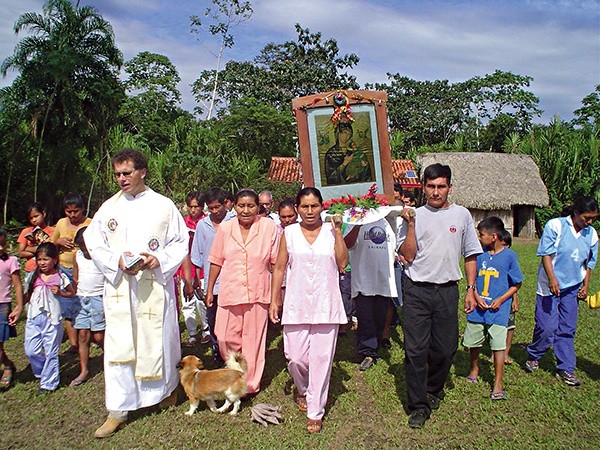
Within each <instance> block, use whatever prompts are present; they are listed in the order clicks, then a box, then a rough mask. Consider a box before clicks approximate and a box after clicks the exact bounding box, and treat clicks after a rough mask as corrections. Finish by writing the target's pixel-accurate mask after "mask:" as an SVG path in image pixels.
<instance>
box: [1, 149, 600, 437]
mask: <svg viewBox="0 0 600 450" xmlns="http://www.w3.org/2000/svg"><path fill="white" fill-rule="evenodd" d="M112 164H113V168H114V174H115V177H116V181H117V183H118V185H119V191H118V192H117V193H116V194H115V195H114V196H113V197H111V198H110V199H108V200H107V201H106V202H104V204H103V205H102V206H101V207H100V208H99V209H98V211H97V212H96V213H95V214H94V215H93V218H88V217H87V216H86V214H85V207H84V203H83V199H82V198H81V196H79V195H77V194H69V195H67V196H66V198H65V200H64V204H63V207H64V213H65V218H63V219H61V220H60V221H59V222H58V223H57V224H56V226H55V227H51V226H49V225H48V224H47V223H46V212H45V210H44V208H43V206H42V205H40V204H39V203H34V204H32V205H31V207H30V208H29V210H28V220H29V223H30V226H29V227H27V228H25V229H24V230H23V231H22V232H21V233H20V235H19V237H18V239H17V243H18V256H19V257H20V258H23V259H24V272H25V274H24V277H22V276H21V264H20V262H19V260H18V259H17V258H16V257H15V256H12V255H8V254H7V250H6V249H7V234H6V232H5V231H4V230H3V229H0V363H2V365H3V372H2V378H1V380H0V388H8V387H9V386H10V385H11V384H12V383H13V381H14V374H15V372H16V368H15V364H14V363H13V362H12V360H10V359H9V357H8V355H7V354H6V352H5V351H4V342H5V341H6V340H8V339H9V338H11V337H14V336H15V335H16V327H15V326H16V323H17V321H18V320H19V318H20V316H21V314H22V312H23V311H24V309H25V307H26V310H27V319H26V323H25V354H26V355H27V357H28V359H29V361H30V363H31V368H32V371H33V374H34V375H35V377H36V378H38V379H39V380H40V389H39V392H40V394H48V393H50V392H52V391H54V390H56V389H57V388H58V386H59V382H60V370H59V367H60V366H59V347H60V345H61V342H62V340H63V333H64V332H65V331H66V335H67V338H68V340H69V344H70V346H69V348H68V350H67V352H73V353H77V354H78V355H79V360H80V369H81V370H80V373H79V374H78V376H77V377H76V378H75V379H73V380H72V381H70V386H72V387H77V386H80V385H81V384H83V383H85V382H86V381H87V380H88V379H89V376H90V374H89V370H88V363H89V353H90V345H97V346H99V347H102V349H103V351H104V377H105V398H106V408H107V410H108V416H107V419H106V421H105V422H104V424H102V426H100V427H99V428H98V429H97V430H96V432H95V436H96V437H97V438H104V437H108V436H111V435H112V434H113V433H115V432H116V431H117V430H118V429H120V428H121V427H123V426H124V425H125V423H126V421H127V417H128V412H129V411H133V410H137V409H140V408H143V407H147V406H152V405H156V404H159V405H160V406H161V407H168V406H171V405H174V404H175V402H176V398H177V392H176V388H177V384H178V374H177V368H176V366H177V364H178V362H179V360H180V359H181V336H180V331H179V309H181V315H182V316H183V321H184V323H185V328H186V330H187V333H188V336H189V337H188V341H187V343H188V344H189V345H195V344H197V343H198V342H199V343H201V344H207V345H210V347H211V349H212V354H213V357H214V359H215V362H216V363H217V365H221V364H223V361H224V360H226V359H227V357H228V354H229V353H230V352H232V351H234V352H239V353H241V354H242V355H243V356H244V357H245V359H246V361H247V363H248V370H247V374H246V378H247V396H249V397H252V396H254V395H255V394H257V393H258V392H259V391H260V388H261V378H262V375H263V371H264V367H265V350H266V340H267V330H268V326H269V325H268V322H269V320H270V321H271V322H272V323H274V324H280V325H281V326H282V333H283V346H284V353H285V357H286V358H287V360H288V367H287V368H288V371H289V373H290V375H291V377H292V379H293V382H294V385H295V389H294V402H295V404H296V405H297V407H298V408H299V409H300V410H301V411H302V412H304V413H306V416H307V424H306V428H307V430H308V431H309V432H311V433H315V432H318V431H320V430H321V428H322V426H323V421H322V420H323V416H324V414H325V406H326V404H327V398H328V392H329V381H330V376H331V369H332V363H333V358H334V354H335V349H336V344H337V339H338V336H339V335H342V334H345V333H347V332H348V330H349V328H350V327H351V326H353V325H355V326H356V339H357V341H356V352H357V357H358V359H357V363H358V369H359V370H361V371H366V370H369V369H370V368H371V367H372V366H373V365H374V364H376V363H377V360H378V358H379V353H380V350H381V349H382V348H389V346H390V345H391V344H390V340H389V330H390V327H391V326H393V325H394V324H398V323H399V322H400V316H401V317H402V323H401V325H402V331H403V341H404V351H405V374H406V387H407V409H408V410H409V412H410V415H409V418H408V425H409V426H410V427H412V428H421V427H422V426H423V425H424V424H425V422H426V421H427V420H428V419H429V417H430V415H431V413H432V411H434V410H436V409H437V408H439V406H440V402H441V401H442V400H443V399H444V386H445V383H446V379H447V377H448V373H449V370H450V367H451V365H452V362H453V358H454V354H455V352H456V351H457V348H458V343H459V329H458V310H459V307H458V303H459V297H460V293H459V288H458V282H459V280H460V279H461V278H462V277H463V275H462V271H461V259H462V260H464V272H465V277H466V282H467V291H466V294H465V300H464V301H465V303H464V311H465V313H467V325H466V329H465V330H464V338H463V342H462V343H463V345H464V347H466V348H468V349H469V351H470V356H471V365H470V371H469V375H468V376H467V381H468V382H469V383H478V382H479V366H478V360H479V353H480V349H481V347H482V345H483V343H484V341H485V340H486V338H489V341H490V348H491V350H492V353H493V362H494V370H495V378H494V382H493V387H492V390H491V393H490V398H491V399H492V400H504V399H506V398H507V394H506V391H505V390H504V387H503V382H502V378H503V372H504V365H505V364H511V363H512V360H511V358H510V355H509V351H510V344H511V341H512V332H513V330H514V321H515V319H514V317H515V312H516V311H518V303H517V291H518V290H519V288H520V286H521V284H522V283H523V281H524V277H523V273H522V271H521V269H520V267H519V262H518V256H517V254H516V253H515V252H514V251H512V250H511V249H510V245H511V235H510V233H509V232H508V231H507V230H506V228H505V225H504V223H503V222H502V220H500V219H499V218H497V217H488V218H486V219H484V220H482V221H481V222H479V223H478V224H477V226H476V225H475V223H474V222H473V219H472V216H471V214H470V213H469V211H468V210H467V209H466V208H464V207H462V206H459V205H456V204H453V203H451V202H450V201H449V199H448V195H449V194H450V193H451V191H452V183H451V177H452V174H451V170H450V167H448V166H444V165H441V164H433V165H431V166H428V167H427V168H425V170H424V172H423V197H424V204H423V205H422V206H420V207H416V205H414V200H415V199H414V197H413V196H412V195H410V194H407V193H403V192H402V188H401V186H398V185H397V186H395V191H396V192H395V199H396V203H397V204H399V205H404V206H405V207H404V209H403V210H402V212H401V214H400V215H399V216H397V217H396V216H393V215H392V216H388V217H386V218H382V219H379V220H377V221H375V222H365V223H363V224H355V225H349V224H346V223H342V220H341V217H338V216H333V217H325V215H324V214H323V198H322V195H321V192H320V191H319V190H318V189H316V188H314V187H305V188H303V189H301V190H300V191H299V192H298V194H297V196H296V198H295V199H282V200H281V201H279V203H278V208H277V211H278V212H274V211H273V207H274V203H275V202H274V200H273V198H272V196H271V194H270V193H269V192H266V191H265V192H261V193H260V194H258V193H257V192H255V191H253V190H251V189H242V190H240V191H239V192H237V193H236V194H235V195H233V196H232V195H231V194H229V193H227V192H226V191H224V190H223V189H221V188H217V187H215V188H212V189H209V190H208V191H207V192H205V193H204V194H202V193H200V192H196V191H194V192H190V193H189V194H188V195H187V197H186V205H187V211H188V215H187V216H186V217H183V216H182V214H181V213H180V211H179V210H178V208H177V207H176V205H175V204H174V203H173V202H172V201H171V200H170V199H168V198H166V197H164V196H163V195H161V194H158V193H156V192H154V191H153V190H152V189H150V188H149V187H148V186H147V185H146V183H145V178H146V176H147V171H148V161H147V159H146V157H145V156H144V155H143V154H142V153H141V152H139V151H137V150H133V149H123V150H121V151H120V152H118V153H117V154H115V155H114V157H113V159H112ZM205 210H206V212H207V214H205ZM563 216H564V217H561V218H556V219H552V220H550V221H549V222H548V223H547V224H546V226H545V228H544V232H543V235H542V237H541V240H540V244H539V247H538V256H540V257H541V263H540V268H539V273H538V277H537V290H536V295H537V296H536V311H535V329H534V332H533V338H532V343H531V344H530V345H529V346H528V347H527V352H528V355H529V360H528V361H527V363H526V364H525V369H526V370H527V371H530V372H532V371H534V370H537V369H538V367H539V360H540V358H542V357H543V355H544V354H545V353H546V352H547V351H548V350H549V349H550V348H551V347H553V348H554V353H555V356H556V360H557V366H556V370H557V371H556V376H557V378H559V379H560V380H561V381H563V382H564V383H566V384H567V385H570V386H577V385H579V384H580V383H581V382H580V380H579V379H578V378H577V376H576V375H575V365H576V362H575V350H574V337H575V331H576V326H577V310H578V309H577V300H578V299H582V298H585V297H586V296H587V295H588V292H587V291H588V287H589V280H590V272H591V270H592V269H593V268H594V266H595V263H596V259H597V254H598V236H597V233H596V231H595V230H594V228H593V227H591V226H590V225H591V224H592V223H593V222H594V221H595V220H596V219H597V217H598V204H597V202H596V201H595V200H594V199H593V198H591V197H577V198H576V199H575V200H574V203H573V204H572V205H571V206H570V208H569V209H566V210H565V212H564V214H563ZM326 219H327V220H326ZM329 219H331V220H329ZM22 279H23V280H24V281H22ZM13 297H14V306H13ZM399 306H401V315H400V316H399V314H398V307H399ZM198 336H199V337H198Z"/></svg>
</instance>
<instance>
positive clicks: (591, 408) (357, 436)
mask: <svg viewBox="0 0 600 450" xmlns="http://www.w3.org/2000/svg"><path fill="white" fill-rule="evenodd" d="M513 248H514V249H515V250H516V251H517V253H518V254H519V256H520V261H521V266H522V269H523V272H524V273H525V276H526V280H525V283H524V285H523V288H522V289H521V291H520V292H519V298H520V306H521V310H520V312H519V313H518V314H517V331H516V334H515V344H514V347H513V358H514V360H515V363H514V364H513V365H511V366H508V367H507V370H506V372H505V380H504V381H505V389H506V391H507V392H508V400H506V401H498V402H492V401H490V399H489V392H490V383H491V382H492V379H493V367H492V365H491V363H490V360H489V356H490V351H489V348H488V349H487V350H484V351H483V352H482V356H481V373H480V375H481V378H482V380H481V382H480V383H479V384H476V385H471V384H468V383H467V382H466V381H465V376H466V375H467V374H468V364H469V363H468V354H467V353H466V352H465V351H464V350H463V349H462V347H461V348H460V349H459V351H458V353H457V354H456V357H455V361H454V366H453V368H452V371H451V376H450V377H449V379H448V382H447V395H446V398H445V400H444V401H443V402H442V404H441V407H440V409H439V410H438V411H436V412H435V413H434V414H433V415H432V417H431V420H429V421H428V422H427V423H426V425H425V427H424V428H423V429H422V430H412V429H410V428H409V427H408V426H407V424H406V421H407V416H406V412H405V409H404V404H405V402H406V394H405V380H404V370H403V361H404V354H403V351H402V349H401V346H402V333H401V329H400V328H398V329H397V330H395V331H394V332H393V333H392V342H393V346H392V349H391V350H390V351H383V352H382V353H381V359H380V360H379V361H378V363H377V364H376V365H375V366H374V367H373V368H372V369H371V370H369V371H367V372H365V373H363V372H359V371H358V369H357V365H356V363H355V355H354V344H355V343H354V334H353V332H351V333H350V334H349V335H347V336H345V337H340V339H339V341H338V348H337V354H336V358H335V362H334V367H333V373H332V380H331V388H330V393H329V402H328V405H327V412H326V415H325V418H324V427H323V430H322V432H321V433H319V434H316V435H309V433H308V432H307V431H306V429H305V423H306V418H305V417H304V415H303V414H302V413H300V412H299V411H298V409H297V408H296V407H295V406H294V404H293V402H292V395H291V394H290V393H289V392H290V389H289V387H290V377H289V376H288V374H287V371H286V362H285V358H284V356H283V344H282V339H281V336H280V335H279V334H278V333H277V332H270V334H269V341H268V349H267V367H266V371H265V375H264V378H263V383H262V387H263V390H262V392H261V393H260V394H259V395H258V396H257V397H256V398H254V399H253V400H251V401H248V402H244V403H242V409H241V411H240V414H239V415H238V416H237V417H231V416H229V415H217V414H214V413H212V412H210V411H209V410H208V409H207V408H206V406H205V405H201V406H200V408H199V410H198V412H197V413H196V414H195V415H194V416H192V417H189V416H186V415H184V412H185V411H187V409H188V402H187V399H186V398H185V395H184V394H183V392H180V394H179V402H178V405H177V406H176V407H173V408H171V409H169V410H166V411H158V410H157V409H156V408H149V409H146V410H144V411H138V412H136V413H134V414H131V420H130V422H129V424H128V425H127V426H126V427H125V428H124V429H122V430H121V431H119V432H118V433H117V434H115V435H114V436H113V437H112V438H110V439H108V440H103V441H96V440H94V438H93V433H94V430H95V429H96V428H97V427H98V426H99V425H100V424H102V422H103V421H104V419H105V415H106V411H105V409H104V377H103V374H102V352H101V351H99V350H95V351H94V353H93V359H92V362H91V367H92V370H91V373H92V379H91V380H90V381H88V382H87V383H85V384H84V385H82V386H80V387H77V388H70V387H68V383H69V381H71V380H72V379H73V378H75V377H76V376H77V374H78V373H79V370H78V361H77V358H76V357H74V356H71V355H68V356H67V355H65V356H61V378H62V381H61V386H60V388H59V390H58V391H56V392H55V393H52V394H50V395H46V396H39V395H38V394H37V391H38V388H39V384H38V382H37V380H35V378H34V377H33V374H32V373H31V369H30V367H29V365H28V361H27V359H26V358H25V356H24V354H23V335H22V332H23V322H24V319H22V320H21V322H20V324H19V325H20V326H19V337H18V338H16V339H13V340H11V341H9V342H8V343H6V349H7V352H8V354H9V355H10V357H11V358H13V360H14V361H15V362H16V364H17V367H18V369H19V371H18V374H17V377H16V383H15V385H14V387H12V388H11V389H10V390H8V391H6V392H0V399H1V406H0V448H2V449H8V448H193V447H195V448H217V449H221V448H223V449H228V448H231V449H233V448H243V449H303V448H311V449H352V450H356V449H363V448H364V449H379V448H486V449H487V448H519V449H521V448H548V449H553V448H565V449H566V448H568V449H572V448H575V449H581V448H589V449H593V448H600V438H599V426H600V408H599V407H598V405H599V401H600V345H599V343H600V338H599V336H600V334H599V330H600V327H599V324H600V310H590V309H589V308H588V307H587V305H586V304H585V303H580V308H579V313H580V316H579V326H578V333H577V338H576V351H577V375H578V376H579V377H580V378H581V380H582V382H583V384H582V386H581V387H579V388H570V387H567V386H565V385H564V384H562V383H561V382H559V381H558V380H556V379H555V377H554V357H553V356H552V354H551V353H550V354H548V355H546V356H545V357H544V358H543V359H542V361H541V370H539V371H537V372H536V373H534V374H528V373H526V372H524V371H523V369H522V365H523V364H524V362H525V360H526V353H525V350H524V348H523V346H524V345H525V344H527V343H528V342H529V339H530V338H531V332H532V328H533V308H534V301H535V295H534V294H535V274H536V271H537V264H538V259H537V258H536V257H535V248H536V242H533V241H529V242H516V243H515V245H514V247H513ZM592 275H593V277H592V291H593V292H596V291H598V290H599V289H600V277H599V276H598V270H596V271H595V272H593V273H592ZM460 326H461V331H462V330H463V329H464V315H463V314H461V325H460ZM185 337H187V336H185ZM66 347H67V345H66V344H63V348H66ZM189 353H195V354H197V355H199V356H201V358H202V359H203V360H204V363H205V365H206V366H207V367H212V366H213V365H212V361H211V358H210V357H209V355H208V353H207V352H206V350H205V349H204V348H203V347H201V346H200V345H197V346H195V347H193V348H187V347H186V348H184V354H189ZM261 402H266V403H271V404H277V405H282V406H283V414H284V417H285V421H284V423H282V424H281V425H278V426H269V427H268V428H264V427H262V426H260V425H258V424H256V423H251V422H250V406H251V405H252V404H256V403H261Z"/></svg>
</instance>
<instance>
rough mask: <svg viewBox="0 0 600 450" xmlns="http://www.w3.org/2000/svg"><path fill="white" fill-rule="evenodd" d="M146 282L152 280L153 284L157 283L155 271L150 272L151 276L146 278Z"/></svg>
mask: <svg viewBox="0 0 600 450" xmlns="http://www.w3.org/2000/svg"><path fill="white" fill-rule="evenodd" d="M146 280H150V281H151V282H153V283H154V282H155V281H156V276H155V275H154V272H153V271H151V272H150V274H149V275H148V278H146Z"/></svg>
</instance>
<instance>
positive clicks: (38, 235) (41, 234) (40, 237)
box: [25, 227, 50, 245]
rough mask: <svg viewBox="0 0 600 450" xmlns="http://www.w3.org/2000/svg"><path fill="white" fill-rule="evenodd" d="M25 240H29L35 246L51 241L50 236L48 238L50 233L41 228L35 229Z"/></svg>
mask: <svg viewBox="0 0 600 450" xmlns="http://www.w3.org/2000/svg"><path fill="white" fill-rule="evenodd" d="M25 239H27V240H28V241H29V242H31V243H32V244H33V245H40V244H42V243H44V242H46V241H47V240H48V239H50V236H48V233H46V232H45V231H44V230H42V229H41V228H40V227H35V228H34V229H33V230H31V231H30V232H29V233H27V234H26V235H25Z"/></svg>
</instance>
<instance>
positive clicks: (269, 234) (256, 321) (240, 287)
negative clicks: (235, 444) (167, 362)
mask: <svg viewBox="0 0 600 450" xmlns="http://www.w3.org/2000/svg"><path fill="white" fill-rule="evenodd" d="M234 207H235V210H236V212H237V217H236V218H235V219H232V220H230V221H228V222H222V223H221V225H219V228H218V229H217V233H216V235H215V240H214V242H213V246H212V248H211V251H210V255H209V256H208V261H209V262H210V263H211V264H210V272H209V278H208V287H207V291H206V292H207V294H206V306H207V307H210V306H212V302H213V287H214V285H215V281H216V280H217V278H218V277H219V275H220V281H219V301H218V306H217V316H216V319H215V335H216V336H217V341H218V343H219V350H220V352H221V357H222V358H223V359H224V360H227V355H228V353H229V352H230V351H236V352H240V353H241V354H242V355H244V357H245V358H246V361H247V362H248V372H247V373H246V380H247V382H248V388H247V393H248V394H255V393H257V392H258V391H259V390H260V379H261V377H262V374H263V370H264V367H265V346H266V339H267V321H268V317H269V302H270V301H271V270H272V266H273V264H275V260H276V257H277V248H278V245H279V233H278V231H277V225H275V222H273V220H271V219H268V218H265V217H258V194H257V193H256V192H254V191H253V190H251V189H242V190H241V191H239V192H238V193H236V194H235V197H234Z"/></svg>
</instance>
